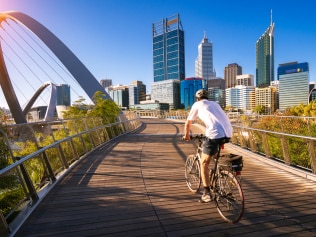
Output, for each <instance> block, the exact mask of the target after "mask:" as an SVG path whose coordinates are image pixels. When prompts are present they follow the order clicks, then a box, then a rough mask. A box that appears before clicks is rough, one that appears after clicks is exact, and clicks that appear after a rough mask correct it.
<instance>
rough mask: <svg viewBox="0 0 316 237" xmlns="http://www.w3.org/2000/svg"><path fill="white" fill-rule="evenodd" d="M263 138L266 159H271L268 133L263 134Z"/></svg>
mask: <svg viewBox="0 0 316 237" xmlns="http://www.w3.org/2000/svg"><path fill="white" fill-rule="evenodd" d="M261 137H262V143H263V147H264V153H265V155H266V157H269V158H271V152H270V148H269V144H268V138H267V133H265V132H263V133H262V134H261Z"/></svg>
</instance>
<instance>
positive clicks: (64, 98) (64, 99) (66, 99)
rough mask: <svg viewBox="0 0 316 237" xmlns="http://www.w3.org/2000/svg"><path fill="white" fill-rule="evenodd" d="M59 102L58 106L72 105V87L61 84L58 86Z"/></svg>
mask: <svg viewBox="0 0 316 237" xmlns="http://www.w3.org/2000/svg"><path fill="white" fill-rule="evenodd" d="M56 92H57V102H56V105H65V106H69V105H70V86H69V85H66V84H61V85H57V86H56Z"/></svg>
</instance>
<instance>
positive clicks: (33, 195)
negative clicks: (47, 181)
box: [15, 157, 39, 203]
mask: <svg viewBox="0 0 316 237" xmlns="http://www.w3.org/2000/svg"><path fill="white" fill-rule="evenodd" d="M15 159H16V160H20V159H21V157H15ZM19 168H20V171H21V173H22V177H23V179H24V182H25V185H26V187H27V191H28V195H29V196H30V197H31V199H32V200H33V202H34V203H35V202H36V201H37V200H38V199H39V197H38V195H37V192H36V190H35V188H34V185H33V183H32V181H31V179H30V176H29V174H28V173H27V171H26V169H25V166H24V164H23V163H22V164H21V165H19Z"/></svg>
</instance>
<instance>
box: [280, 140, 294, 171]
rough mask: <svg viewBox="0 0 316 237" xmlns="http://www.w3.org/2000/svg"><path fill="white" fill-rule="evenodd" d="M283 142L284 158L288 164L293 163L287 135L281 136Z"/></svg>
mask: <svg viewBox="0 0 316 237" xmlns="http://www.w3.org/2000/svg"><path fill="white" fill-rule="evenodd" d="M281 144H282V151H283V158H284V163H285V164H287V165H291V163H292V162H291V157H290V153H289V146H288V144H287V139H286V138H285V136H281Z"/></svg>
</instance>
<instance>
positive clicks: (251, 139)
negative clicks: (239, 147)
mask: <svg viewBox="0 0 316 237" xmlns="http://www.w3.org/2000/svg"><path fill="white" fill-rule="evenodd" d="M248 136H249V145H250V149H251V151H252V152H258V149H257V146H256V143H255V138H254V135H253V132H252V131H251V130H248Z"/></svg>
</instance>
